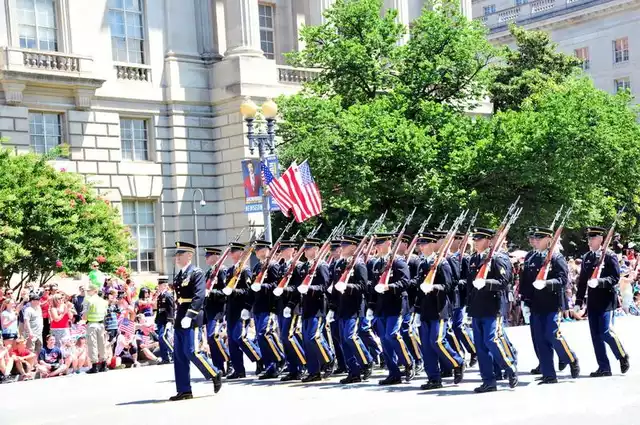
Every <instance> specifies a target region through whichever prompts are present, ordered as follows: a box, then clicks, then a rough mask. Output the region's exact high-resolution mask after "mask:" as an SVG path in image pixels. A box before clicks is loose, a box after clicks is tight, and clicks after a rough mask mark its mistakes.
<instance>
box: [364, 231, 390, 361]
mask: <svg viewBox="0 0 640 425" xmlns="http://www.w3.org/2000/svg"><path fill="white" fill-rule="evenodd" d="M358 238H362V236H358ZM371 251H372V252H370V253H369V258H368V259H367V278H368V281H367V287H366V290H365V292H364V294H363V300H362V302H363V305H362V307H361V308H360V314H359V321H358V322H359V325H360V328H359V330H358V335H360V339H361V340H362V342H363V343H364V345H365V347H367V350H369V354H371V357H372V358H373V361H374V363H376V362H379V364H380V367H381V368H384V365H385V362H384V357H383V356H382V346H381V345H380V343H379V342H378V340H377V339H376V335H375V333H374V332H375V330H376V328H375V321H376V318H375V317H374V315H373V310H374V309H375V305H376V303H375V291H374V290H373V287H374V286H375V283H374V282H372V281H371V279H372V277H373V267H374V266H375V264H376V262H377V261H378V257H377V254H378V253H377V252H376V249H375V247H373V248H372V249H371Z"/></svg>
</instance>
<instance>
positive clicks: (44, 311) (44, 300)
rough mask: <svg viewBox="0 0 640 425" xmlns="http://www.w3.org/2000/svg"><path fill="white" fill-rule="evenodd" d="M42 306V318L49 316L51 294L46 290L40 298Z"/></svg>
mask: <svg viewBox="0 0 640 425" xmlns="http://www.w3.org/2000/svg"><path fill="white" fill-rule="evenodd" d="M40 308H41V309H42V318H43V319H48V318H49V294H48V293H47V292H45V293H44V294H43V295H42V298H40Z"/></svg>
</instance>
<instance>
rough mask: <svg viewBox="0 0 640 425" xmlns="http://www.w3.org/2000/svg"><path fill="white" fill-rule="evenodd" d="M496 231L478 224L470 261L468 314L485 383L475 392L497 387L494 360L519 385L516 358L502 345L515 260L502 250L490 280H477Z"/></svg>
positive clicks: (494, 261)
mask: <svg viewBox="0 0 640 425" xmlns="http://www.w3.org/2000/svg"><path fill="white" fill-rule="evenodd" d="M494 234H495V231H494V230H491V229H484V228H480V227H477V228H475V229H473V240H474V242H475V249H476V252H475V254H473V255H472V256H471V258H470V260H469V276H468V279H467V291H468V295H469V306H468V309H469V311H468V313H469V315H470V316H471V317H472V326H473V335H474V342H475V346H476V350H477V353H478V363H479V365H480V376H481V377H482V385H481V386H479V387H478V388H476V389H475V390H474V391H475V392H477V393H485V392H491V391H496V390H497V385H496V376H495V373H494V369H493V363H494V361H495V362H496V363H498V364H499V366H500V368H501V369H502V370H505V371H506V372H507V376H508V378H509V387H511V388H515V387H516V385H518V375H517V371H516V367H515V363H514V359H513V357H511V356H509V355H508V354H507V352H506V350H505V347H504V346H503V344H502V333H503V332H504V331H503V328H502V320H501V318H500V317H499V316H500V308H501V301H502V293H503V292H504V291H505V289H506V287H507V285H508V283H509V281H510V280H511V272H512V269H511V261H510V260H509V257H508V256H507V255H506V254H505V253H503V252H500V251H498V250H496V251H495V253H494V256H493V258H492V259H491V260H490V271H489V273H488V275H487V279H476V275H477V273H478V271H479V270H480V268H481V266H482V264H483V262H484V261H485V259H486V256H487V255H488V254H489V246H490V244H491V239H492V238H493V236H494Z"/></svg>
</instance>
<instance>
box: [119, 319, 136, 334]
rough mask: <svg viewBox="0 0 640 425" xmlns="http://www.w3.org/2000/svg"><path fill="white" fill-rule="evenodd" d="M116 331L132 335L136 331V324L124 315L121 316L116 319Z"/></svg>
mask: <svg viewBox="0 0 640 425" xmlns="http://www.w3.org/2000/svg"><path fill="white" fill-rule="evenodd" d="M118 331H120V332H122V333H124V334H127V335H133V334H134V332H135V331H136V324H135V323H134V322H133V321H131V320H129V319H127V318H126V317H121V318H120V319H119V320H118Z"/></svg>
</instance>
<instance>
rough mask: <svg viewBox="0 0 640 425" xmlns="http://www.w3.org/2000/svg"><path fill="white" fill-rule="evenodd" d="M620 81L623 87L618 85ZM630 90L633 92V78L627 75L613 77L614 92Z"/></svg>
mask: <svg viewBox="0 0 640 425" xmlns="http://www.w3.org/2000/svg"><path fill="white" fill-rule="evenodd" d="M618 83H622V86H623V87H618ZM624 86H626V87H624ZM627 89H628V90H629V91H630V92H631V78H630V77H628V76H626V77H618V78H614V79H613V90H614V91H613V94H617V93H618V92H620V91H621V90H627Z"/></svg>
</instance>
